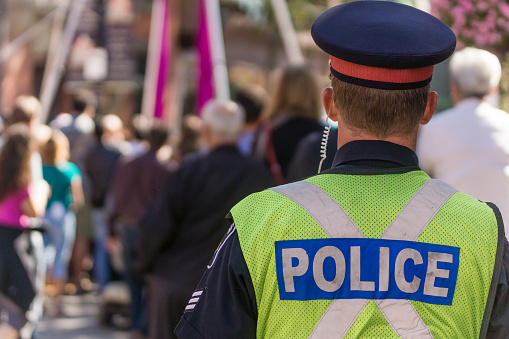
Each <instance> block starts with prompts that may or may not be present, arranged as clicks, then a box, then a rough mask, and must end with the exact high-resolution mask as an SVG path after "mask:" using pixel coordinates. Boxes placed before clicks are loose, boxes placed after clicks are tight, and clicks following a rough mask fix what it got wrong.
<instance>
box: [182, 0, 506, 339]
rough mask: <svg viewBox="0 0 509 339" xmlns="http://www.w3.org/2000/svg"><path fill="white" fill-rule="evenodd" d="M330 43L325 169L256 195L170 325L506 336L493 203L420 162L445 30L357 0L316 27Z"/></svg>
mask: <svg viewBox="0 0 509 339" xmlns="http://www.w3.org/2000/svg"><path fill="white" fill-rule="evenodd" d="M311 32H312V36H313V38H314V40H315V42H316V43H317V45H318V46H319V47H320V48H322V49H323V50H324V51H325V52H327V53H328V54H330V56H331V57H330V60H331V74H332V77H331V85H332V87H331V88H326V89H325V90H324V91H323V93H322V99H323V104H324V106H325V110H326V112H327V114H328V116H329V118H331V119H332V120H334V121H337V122H338V125H339V133H338V135H339V136H338V151H337V153H336V155H335V159H334V163H333V168H332V169H330V170H328V171H324V172H322V173H321V174H319V175H317V176H314V177H311V178H309V179H307V180H305V181H300V182H296V183H292V184H288V185H284V186H279V187H275V188H272V189H269V190H266V191H264V192H261V193H256V194H253V195H251V196H249V197H247V198H246V199H244V200H243V201H241V202H240V203H239V204H237V205H236V206H235V207H234V208H233V209H232V211H231V215H230V218H231V221H232V227H231V228H230V231H229V232H228V234H227V235H226V236H225V239H224V240H223V242H222V243H221V245H220V246H219V247H218V250H217V251H216V253H215V255H214V257H213V259H212V260H211V262H210V263H209V265H208V269H207V271H206V273H205V275H204V277H203V279H202V281H201V282H200V284H199V285H198V288H197V290H196V291H195V292H194V294H193V295H192V297H191V299H190V301H189V304H188V305H187V307H186V311H185V313H184V316H183V317H182V319H181V321H180V323H179V325H178V326H177V329H176V333H177V335H179V336H180V337H181V338H255V337H256V338H343V337H347V338H357V337H366V338H367V337H369V338H394V337H401V338H417V337H419V338H477V337H481V338H484V337H490V338H491V337H493V338H495V337H500V338H506V337H508V336H509V322H508V321H507V320H508V319H509V304H508V300H507V299H508V294H507V292H508V291H507V288H508V283H507V281H508V275H507V274H508V272H509V256H508V255H509V252H508V250H507V248H508V247H507V246H508V243H507V241H506V240H505V236H504V228H503V224H502V219H501V217H500V213H499V212H498V209H497V207H496V206H494V205H493V204H490V203H484V202H480V201H478V200H476V199H474V198H472V197H470V196H468V195H466V194H463V193H461V192H459V191H457V190H456V189H455V188H453V187H451V186H449V185H447V184H445V183H443V182H441V181H439V180H432V179H430V178H429V177H428V175H426V173H424V172H422V171H421V170H420V169H419V167H418V159H417V156H416V154H415V145H416V139H417V131H418V128H419V126H420V125H423V124H426V123H427V122H428V121H429V120H430V119H431V117H432V115H433V113H434V111H435V108H436V104H437V94H436V93H435V92H430V86H429V83H430V81H431V76H432V73H433V65H435V64H437V63H439V62H441V61H444V60H445V59H447V58H448V57H449V56H450V55H451V54H452V53H453V51H454V49H455V44H456V38H455V36H454V34H453V33H452V31H451V30H450V29H449V28H448V27H447V26H446V25H444V24H443V23H442V22H441V21H439V20H438V19H436V18H434V17H433V16H431V15H429V14H427V13H424V12H422V11H419V10H417V9H415V8H413V7H409V6H406V5H402V4H398V3H392V2H385V1H355V2H349V3H346V4H342V5H339V6H336V7H333V8H331V9H329V10H327V11H325V12H324V13H323V14H322V15H320V16H319V17H318V18H317V19H316V21H315V23H314V24H313V27H312V31H311Z"/></svg>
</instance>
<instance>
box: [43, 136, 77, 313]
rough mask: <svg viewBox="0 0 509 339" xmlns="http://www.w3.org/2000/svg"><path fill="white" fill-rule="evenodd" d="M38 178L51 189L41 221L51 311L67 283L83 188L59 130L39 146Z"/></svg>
mask: <svg viewBox="0 0 509 339" xmlns="http://www.w3.org/2000/svg"><path fill="white" fill-rule="evenodd" d="M40 153H41V157H42V163H43V167H42V175H43V178H44V180H46V181H47V182H48V183H49V185H50V186H51V196H50V198H49V201H48V206H47V208H46V214H45V216H44V219H45V221H46V223H47V227H48V229H49V232H48V234H47V236H46V238H45V243H46V246H47V251H46V253H47V260H48V268H49V271H51V275H50V277H51V278H52V279H53V283H54V284H55V286H56V294H55V299H54V300H55V310H56V311H57V312H60V297H61V295H62V294H63V292H64V287H65V283H66V281H67V268H68V264H69V260H70V257H71V251H72V247H73V244H74V238H75V235H76V215H75V213H76V212H77V211H78V209H79V208H80V207H81V206H83V203H84V197H83V186H82V181H81V173H80V171H79V169H78V167H77V166H76V165H75V164H73V163H71V162H69V161H68V159H69V140H68V139H67V137H66V136H65V135H64V133H63V132H62V131H60V130H56V129H53V130H51V131H50V134H49V138H48V139H47V140H46V141H44V142H43V143H42V144H41V149H40Z"/></svg>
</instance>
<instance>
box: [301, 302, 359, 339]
mask: <svg viewBox="0 0 509 339" xmlns="http://www.w3.org/2000/svg"><path fill="white" fill-rule="evenodd" d="M368 302H369V300H368V299H335V300H334V301H332V304H330V306H329V308H328V309H327V311H325V313H324V314H323V315H322V318H321V319H320V320H319V321H318V323H317V324H316V326H315V329H314V330H313V332H311V335H310V336H309V338H310V339H323V338H343V337H344V336H345V334H346V333H347V332H348V330H349V329H350V327H352V324H353V323H354V321H355V319H357V317H358V316H359V314H360V313H361V312H362V310H363V309H364V307H366V305H367V304H368Z"/></svg>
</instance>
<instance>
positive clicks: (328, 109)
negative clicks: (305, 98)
mask: <svg viewBox="0 0 509 339" xmlns="http://www.w3.org/2000/svg"><path fill="white" fill-rule="evenodd" d="M322 102H323V107H324V108H325V113H327V116H328V117H329V119H331V120H332V121H335V122H337V121H338V110H337V108H336V105H335V104H334V91H333V90H332V87H326V88H324V90H323V91H322Z"/></svg>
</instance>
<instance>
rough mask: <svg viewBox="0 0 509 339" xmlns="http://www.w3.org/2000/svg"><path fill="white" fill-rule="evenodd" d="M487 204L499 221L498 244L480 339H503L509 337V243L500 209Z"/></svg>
mask: <svg viewBox="0 0 509 339" xmlns="http://www.w3.org/2000/svg"><path fill="white" fill-rule="evenodd" d="M487 204H488V206H490V207H491V208H492V209H493V212H494V214H495V217H496V219H497V224H498V244H497V253H496V256H495V266H494V269H493V281H492V282H491V286H490V292H489V295H488V300H487V302H486V307H485V311H484V317H483V322H482V325H481V333H480V338H490V339H492V338H493V339H494V338H501V339H502V338H508V337H509V243H508V242H507V239H506V237H505V228H504V222H503V219H502V215H501V214H500V211H499V209H498V207H497V206H495V205H494V204H492V203H487Z"/></svg>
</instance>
